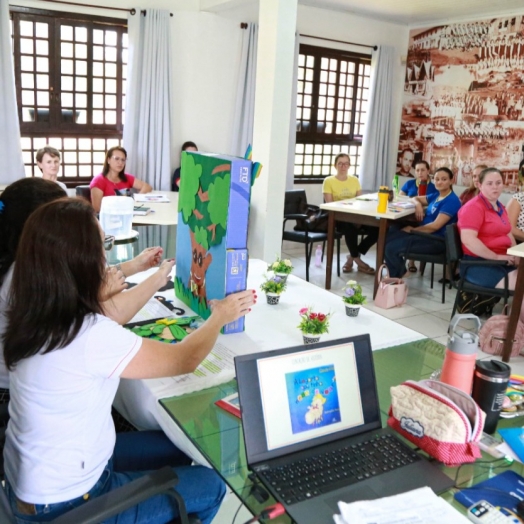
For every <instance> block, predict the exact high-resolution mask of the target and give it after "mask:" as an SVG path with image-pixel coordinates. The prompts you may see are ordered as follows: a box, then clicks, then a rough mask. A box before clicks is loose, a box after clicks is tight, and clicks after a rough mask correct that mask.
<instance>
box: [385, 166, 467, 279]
mask: <svg viewBox="0 0 524 524" xmlns="http://www.w3.org/2000/svg"><path fill="white" fill-rule="evenodd" d="M433 180H434V182H435V186H436V188H437V192H436V193H432V194H431V195H427V196H417V197H415V198H413V202H414V203H415V216H416V217H417V220H419V221H420V225H419V226H417V227H413V226H406V227H404V228H402V229H395V228H391V229H390V230H389V232H388V236H387V238H386V249H385V260H386V265H387V266H388V269H389V273H390V275H391V276H392V277H397V278H399V277H402V276H403V275H404V274H405V273H406V260H405V258H404V253H405V251H406V248H407V247H408V244H409V243H411V251H412V252H413V253H432V254H437V253H442V252H443V250H444V245H443V244H442V243H440V242H433V241H431V239H428V238H423V237H412V236H411V235H410V232H411V231H420V232H423V233H430V234H432V235H437V236H441V237H443V236H444V233H445V229H446V226H447V225H448V224H453V223H455V222H456V221H457V213H458V210H459V209H460V200H459V198H458V196H457V195H455V193H454V192H453V187H452V181H453V173H452V172H451V170H450V169H448V168H447V167H441V168H440V169H438V170H437V171H436V172H435V176H434V179H433ZM424 207H425V210H424Z"/></svg>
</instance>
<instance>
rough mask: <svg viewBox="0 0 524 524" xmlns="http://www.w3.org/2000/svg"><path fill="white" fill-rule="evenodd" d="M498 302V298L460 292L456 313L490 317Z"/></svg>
mask: <svg viewBox="0 0 524 524" xmlns="http://www.w3.org/2000/svg"><path fill="white" fill-rule="evenodd" d="M499 301H500V297H495V296H490V295H481V294H480V293H471V292H469V291H461V292H460V294H459V296H458V300H457V313H460V314H465V313H471V314H473V315H476V316H477V317H481V316H486V315H487V316H491V315H492V314H493V308H494V307H495V305H496V304H498V303H499Z"/></svg>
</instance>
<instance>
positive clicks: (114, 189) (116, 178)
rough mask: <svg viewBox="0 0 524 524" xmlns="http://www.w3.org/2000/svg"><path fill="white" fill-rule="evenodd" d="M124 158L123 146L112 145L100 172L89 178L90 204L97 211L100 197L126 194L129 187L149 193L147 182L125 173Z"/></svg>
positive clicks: (125, 153)
mask: <svg viewBox="0 0 524 524" xmlns="http://www.w3.org/2000/svg"><path fill="white" fill-rule="evenodd" d="M126 159H127V152H126V150H125V149H124V148H123V147H120V146H115V147H112V148H111V149H110V150H109V151H108V152H107V153H106V159H105V161H104V167H103V169H102V173H100V174H99V175H96V176H95V177H94V178H93V180H91V183H90V184H89V187H90V188H91V204H93V207H94V208H95V211H96V212H97V213H99V212H100V206H101V204H102V197H105V196H115V195H128V194H129V190H130V189H136V190H137V191H138V192H139V193H150V192H151V191H152V190H153V188H152V187H151V186H150V185H149V184H148V183H147V182H142V180H138V178H135V177H134V176H133V175H129V174H128V173H125V169H126Z"/></svg>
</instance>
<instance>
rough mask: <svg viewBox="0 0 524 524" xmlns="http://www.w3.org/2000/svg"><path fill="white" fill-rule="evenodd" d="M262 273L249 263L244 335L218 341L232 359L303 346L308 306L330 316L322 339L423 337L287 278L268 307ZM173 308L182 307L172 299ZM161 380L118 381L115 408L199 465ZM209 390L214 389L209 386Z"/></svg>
mask: <svg viewBox="0 0 524 524" xmlns="http://www.w3.org/2000/svg"><path fill="white" fill-rule="evenodd" d="M266 270H267V264H266V263H264V262H263V261H261V260H256V259H254V260H250V263H249V276H248V288H253V289H256V290H257V294H258V297H259V298H258V301H257V304H256V305H255V306H254V307H253V310H252V312H251V313H249V315H247V317H246V330H245V331H244V332H243V333H235V334H232V335H220V336H219V340H218V342H219V343H220V344H223V345H225V346H227V347H228V348H229V349H230V350H232V351H233V352H234V353H235V354H236V355H243V354H248V353H254V352H257V351H266V350H272V349H279V348H284V347H289V346H297V345H300V344H302V335H301V333H300V331H299V330H298V329H297V327H296V326H297V325H298V323H299V321H300V318H299V314H298V311H299V309H301V308H302V307H305V306H312V307H313V308H314V310H315V311H321V312H323V313H327V312H332V313H333V316H332V317H331V319H330V329H329V333H328V334H326V335H323V340H332V339H337V338H341V337H348V336H354V335H360V334H364V333H369V334H370V335H371V344H372V347H373V350H377V349H383V348H386V347H391V346H395V345H399V344H404V343H408V342H413V341H415V340H421V339H423V338H425V337H424V336H423V335H421V334H420V333H417V332H416V331H413V330H411V329H409V328H406V327H404V326H402V325H401V324H397V323H396V322H393V321H392V320H389V319H387V318H385V317H382V316H381V315H378V314H377V313H374V312H373V311H369V310H367V309H365V308H361V310H360V314H359V316H358V317H354V318H351V317H348V316H346V314H345V308H344V303H343V302H342V299H341V298H340V297H339V296H337V295H335V294H333V293H330V292H328V291H325V290H324V289H321V288H319V287H317V286H315V285H313V284H310V283H308V282H306V281H304V280H302V279H299V278H297V277H294V276H293V275H291V276H290V277H289V278H288V286H287V290H286V291H285V293H284V294H283V295H282V296H281V298H280V304H278V305H276V306H270V305H268V304H267V303H266V299H265V296H264V293H263V292H262V291H260V290H259V288H260V284H261V283H262V281H263V275H264V274H265V273H266ZM146 274H147V273H146ZM128 280H130V281H131V280H132V279H131V278H130V279H128ZM160 294H162V295H164V296H166V298H169V299H173V298H174V291H169V292H164V293H160ZM174 305H181V304H180V303H179V302H178V300H177V299H174ZM181 306H182V307H183V308H184V309H186V311H187V312H188V314H192V312H191V311H190V310H189V311H188V308H187V307H186V306H185V305H181ZM231 378H232V376H230V377H228V378H227V379H226V381H227V380H229V379H231ZM159 380H161V379H151V380H125V379H122V380H121V381H120V387H119V390H118V393H117V396H116V399H115V407H116V408H117V409H118V411H120V413H122V415H124V416H125V417H126V418H127V419H128V420H129V421H130V422H132V423H133V424H134V425H136V426H137V427H138V428H140V429H158V428H159V427H160V428H162V429H163V430H164V432H165V433H166V434H167V435H168V437H169V438H170V439H171V440H172V441H173V442H174V443H175V444H176V445H177V446H178V447H180V448H181V449H183V450H184V451H185V452H186V453H188V454H190V455H191V456H192V457H193V458H194V459H195V460H197V461H199V462H200V461H201V460H203V459H202V457H201V456H200V455H199V453H198V452H196V449H195V448H194V447H193V445H192V444H190V443H188V441H187V438H186V437H185V436H184V435H183V434H182V432H181V430H180V429H179V428H178V426H177V425H176V424H175V423H174V422H173V420H171V419H170V417H169V416H168V415H167V413H166V412H165V410H164V409H162V407H161V406H160V405H159V404H158V400H159V398H166V397H172V396H176V395H177V394H180V391H177V390H176V388H173V389H172V390H171V391H166V389H165V388H162V394H161V395H159V394H157V391H158V390H159ZM204 385H205V383H204ZM211 385H216V384H209V386H211ZM209 386H208V387H209Z"/></svg>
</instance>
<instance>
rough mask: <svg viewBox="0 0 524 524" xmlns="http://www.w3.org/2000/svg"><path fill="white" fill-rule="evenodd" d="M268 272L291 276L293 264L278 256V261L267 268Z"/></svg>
mask: <svg viewBox="0 0 524 524" xmlns="http://www.w3.org/2000/svg"><path fill="white" fill-rule="evenodd" d="M267 270H268V271H273V272H275V273H283V274H285V275H289V274H290V273H291V272H292V271H293V264H292V263H291V260H288V259H287V258H285V259H283V260H282V259H281V258H280V257H278V256H277V259H276V260H275V262H273V263H272V264H269V266H267Z"/></svg>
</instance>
